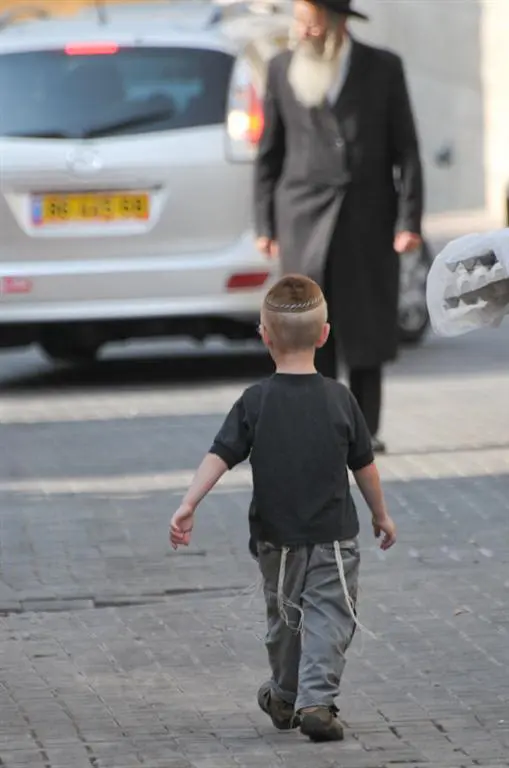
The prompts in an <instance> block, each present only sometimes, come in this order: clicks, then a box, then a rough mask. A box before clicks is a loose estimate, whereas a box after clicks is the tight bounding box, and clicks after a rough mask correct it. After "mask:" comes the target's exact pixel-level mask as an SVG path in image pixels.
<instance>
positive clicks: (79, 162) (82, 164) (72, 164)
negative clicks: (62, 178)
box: [67, 149, 103, 176]
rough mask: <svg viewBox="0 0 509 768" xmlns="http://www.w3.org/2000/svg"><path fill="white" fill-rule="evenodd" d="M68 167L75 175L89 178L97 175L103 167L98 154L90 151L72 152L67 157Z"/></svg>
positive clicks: (78, 150) (79, 150)
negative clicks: (94, 174)
mask: <svg viewBox="0 0 509 768" xmlns="http://www.w3.org/2000/svg"><path fill="white" fill-rule="evenodd" d="M67 167H68V168H69V170H70V171H72V172H73V173H76V174H79V175H81V176H88V175H91V174H93V173H97V172H98V171H100V170H101V168H102V167H103V162H102V160H101V157H100V156H99V154H98V152H95V151H94V150H88V149H77V150H72V151H71V152H69V154H68V155H67Z"/></svg>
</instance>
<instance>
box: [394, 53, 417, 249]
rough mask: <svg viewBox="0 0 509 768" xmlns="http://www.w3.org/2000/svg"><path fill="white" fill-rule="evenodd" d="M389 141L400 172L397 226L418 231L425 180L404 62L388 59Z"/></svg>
mask: <svg viewBox="0 0 509 768" xmlns="http://www.w3.org/2000/svg"><path fill="white" fill-rule="evenodd" d="M391 64H392V67H391V75H390V76H391V85H390V104H389V144H390V152H391V159H392V164H393V167H394V168H395V169H396V170H397V171H398V172H399V180H398V184H399V211H398V224H397V229H398V231H399V232H403V231H407V232H413V233H415V234H418V235H420V234H421V227H422V215H423V205H424V182H423V173H422V164H421V159H420V154H419V141H418V137H417V130H416V126H415V120H414V116H413V112H412V104H411V101H410V95H409V92H408V86H407V81H406V77H405V71H404V68H403V62H402V61H401V59H400V58H399V56H394V58H393V59H392V60H391Z"/></svg>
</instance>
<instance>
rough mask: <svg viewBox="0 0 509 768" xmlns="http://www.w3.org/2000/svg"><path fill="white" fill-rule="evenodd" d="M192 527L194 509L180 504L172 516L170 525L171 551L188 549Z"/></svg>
mask: <svg viewBox="0 0 509 768" xmlns="http://www.w3.org/2000/svg"><path fill="white" fill-rule="evenodd" d="M193 525H194V509H193V508H192V507H190V506H188V505H187V504H182V505H181V506H180V507H179V508H178V509H177V511H176V512H175V514H174V515H173V517H172V519H171V523H170V542H171V545H172V547H173V549H177V548H178V547H188V546H189V542H190V541H191V533H192V531H193Z"/></svg>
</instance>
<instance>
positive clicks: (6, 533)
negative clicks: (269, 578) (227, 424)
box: [0, 324, 509, 768]
mask: <svg viewBox="0 0 509 768" xmlns="http://www.w3.org/2000/svg"><path fill="white" fill-rule="evenodd" d="M508 363H509V325H508V324H506V325H504V326H502V328H501V329H500V330H499V331H498V332H491V333H485V334H477V335H472V336H469V337H464V338H461V339H455V340H437V339H433V338H431V339H430V340H429V341H428V342H427V343H426V344H425V345H424V347H422V348H420V349H418V350H410V351H406V352H405V353H404V354H403V356H402V359H401V360H400V361H399V362H398V364H397V365H396V366H394V367H393V368H392V369H391V370H390V371H389V372H388V384H387V402H386V411H385V420H384V423H385V435H386V437H387V439H388V442H389V445H390V448H391V453H390V455H388V456H386V457H384V458H383V459H382V460H381V461H380V466H381V470H382V473H383V476H384V480H385V482H386V494H387V497H388V500H389V503H390V506H391V509H392V512H393V515H394V517H395V518H396V520H397V523H398V526H399V533H400V537H399V542H398V545H397V547H396V548H395V549H394V550H393V551H392V552H391V553H389V554H388V555H382V554H381V553H380V552H379V551H378V550H377V548H376V547H375V544H374V542H373V540H372V539H371V538H370V532H369V525H368V524H367V519H366V515H365V514H364V517H363V532H362V559H363V564H362V577H361V587H362V590H361V604H360V609H361V616H360V618H361V621H362V622H363V624H364V625H366V626H367V627H368V628H369V630H371V632H373V633H374V634H375V635H376V639H372V638H371V637H370V636H366V635H365V636H363V635H362V634H360V635H358V636H357V638H356V640H355V642H354V645H353V647H352V651H351V653H350V658H349V663H348V665H347V672H346V674H345V679H344V688H343V696H342V699H341V701H340V702H339V704H340V707H341V712H342V716H343V717H344V719H345V721H346V723H347V725H348V734H347V739H346V741H345V742H344V744H342V745H328V746H312V745H310V744H309V743H308V742H307V741H306V740H305V739H303V738H302V737H301V736H300V735H299V734H298V733H295V732H294V733H278V732H275V731H274V730H273V729H272V727H271V725H270V722H269V721H268V719H267V718H266V717H265V716H264V715H263V714H262V713H261V712H259V711H258V710H257V707H256V701H255V696H256V690H257V686H258V685H259V683H260V682H261V681H263V680H264V678H265V676H266V675H267V669H266V660H265V651H264V647H263V634H264V624H263V603H262V601H261V596H260V590H259V583H258V580H257V571H256V566H255V564H254V563H253V561H252V560H251V559H250V557H249V556H248V554H247V526H246V510H247V503H248V499H249V473H248V472H247V470H246V468H245V467H242V468H240V469H239V470H237V471H235V472H234V473H232V474H231V475H230V476H228V477H227V478H225V481H224V482H223V483H222V484H221V486H220V488H219V489H218V490H217V491H216V492H215V493H214V494H213V495H212V496H211V497H210V498H209V499H208V500H207V501H206V502H205V503H204V505H203V510H202V512H201V513H200V518H199V523H198V525H197V529H196V536H195V540H194V543H193V546H192V548H191V549H190V550H189V551H186V552H179V553H176V554H175V553H173V552H170V551H169V550H168V547H167V543H166V529H167V524H168V520H169V516H170V514H171V511H172V510H173V508H174V507H175V505H176V504H177V503H178V498H179V495H180V494H181V493H182V490H183V488H184V487H185V485H186V483H187V482H188V481H189V478H190V476H191V474H192V471H193V469H194V467H195V465H196V463H197V462H198V461H199V459H200V458H201V455H202V453H203V451H204V450H206V448H207V447H208V444H209V442H210V440H211V439H212V437H213V434H214V432H215V430H216V429H217V427H218V426H219V424H220V422H221V418H222V415H223V413H224V412H225V410H226V409H227V408H228V406H229V405H230V403H231V402H232V398H234V397H235V396H236V395H237V393H239V392H240V391H241V390H242V388H243V387H244V386H245V385H246V383H247V381H250V380H252V379H253V378H256V377H257V376H258V375H261V374H262V373H263V371H264V363H260V362H258V361H256V360H253V359H252V358H247V357H246V358H244V357H240V358H239V357H238V356H228V355H221V354H216V356H215V357H213V358H211V359H210V360H209V361H207V362H204V361H203V360H200V359H199V358H198V357H193V355H191V356H188V357H182V358H180V359H175V358H173V359H172V360H170V361H169V360H168V359H167V358H164V357H158V356H157V355H156V356H152V357H150V356H148V357H145V358H144V359H140V360H134V361H133V360H132V359H131V360H127V359H126V360H122V359H111V360H107V361H105V363H103V364H102V365H101V366H99V368H98V369H96V371H95V372H92V373H85V372H83V371H81V372H80V371H71V372H65V371H64V372H52V371H50V370H49V369H47V368H44V366H43V365H42V364H41V363H40V362H39V361H38V360H37V359H36V358H35V357H34V356H24V355H20V356H18V355H8V356H4V357H3V358H2V359H1V360H0V423H1V429H2V434H3V440H2V442H1V444H0V458H1V461H0V768H43V767H44V768H82V766H83V767H84V768H90V767H91V766H92V768H134V766H144V767H145V768H230V767H233V766H236V768H242V766H243V767H244V768H257V767H258V766H259V767H260V768H262V766H263V767H264V768H265V767H268V768H272V766H274V767H276V766H278V767H279V766H282V767H283V768H284V767H285V766H288V768H290V766H291V768H310V766H313V768H332V767H333V766H334V767H336V766H338V768H339V766H341V768H388V767H389V766H406V767H407V768H425V766H430V768H433V767H435V768H461V767H462V766H465V767H466V766H476V765H477V766H485V767H486V768H488V767H490V768H496V766H509V674H508V672H507V666H508V659H509V642H508V639H509V638H508V632H509V614H508V610H507V603H508V596H509V536H508V531H509V523H508V520H509V409H508V408H507V392H508V391H509V389H508V387H509V366H508ZM239 370H241V371H242V378H241V377H240V376H239V375H238V371H239ZM235 374H237V375H235ZM360 511H361V514H362V513H365V510H364V508H363V507H362V505H360Z"/></svg>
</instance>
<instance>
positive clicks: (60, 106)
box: [0, 46, 233, 139]
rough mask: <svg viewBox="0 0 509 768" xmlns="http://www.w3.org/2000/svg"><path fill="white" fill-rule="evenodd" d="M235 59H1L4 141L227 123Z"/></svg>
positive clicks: (109, 55) (155, 51)
mask: <svg viewBox="0 0 509 768" xmlns="http://www.w3.org/2000/svg"><path fill="white" fill-rule="evenodd" d="M232 65H233V59H232V57H231V56H230V55H229V54H226V53H223V52H220V51H213V50H206V49H201V48H177V47H172V48H159V47H157V48H155V47H153V48H149V47H145V48H141V47H140V48H138V47H135V48H127V47H124V48H117V47H116V46H110V47H109V49H107V50H106V47H105V46H103V49H102V51H101V48H100V47H99V46H97V47H96V48H95V49H91V48H90V47H89V49H88V50H87V48H84V47H81V48H79V49H77V48H76V47H72V46H69V47H68V48H66V49H65V50H48V51H34V52H30V53H8V54H2V55H0V136H23V137H25V136H26V137H34V138H36V137H40V138H55V139H59V138H61V139H74V138H93V137H101V136H116V135H118V136H120V135H132V134H140V133H149V132H154V131H171V130H177V129H180V128H197V127H200V126H210V125H217V124H220V123H222V122H224V120H225V113H226V102H227V94H228V84H229V80H230V74H231V69H232Z"/></svg>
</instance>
